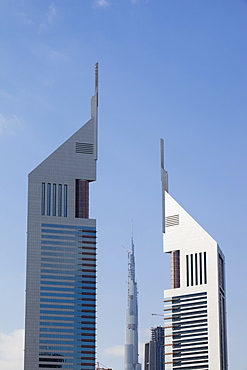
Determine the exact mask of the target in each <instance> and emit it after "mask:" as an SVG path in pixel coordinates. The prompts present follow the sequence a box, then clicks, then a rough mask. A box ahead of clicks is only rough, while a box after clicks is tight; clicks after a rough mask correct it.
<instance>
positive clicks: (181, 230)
mask: <svg viewBox="0 0 247 370" xmlns="http://www.w3.org/2000/svg"><path fill="white" fill-rule="evenodd" d="M161 178H162V190H163V237H164V252H166V253H170V256H171V289H167V290H165V294H164V296H165V297H164V298H165V301H164V302H165V309H164V311H165V370H175V369H176V370H177V369H198V370H227V368H228V365H227V338H226V304H225V271H224V270H225V258H224V255H223V253H222V251H221V249H220V247H219V245H218V244H217V242H216V241H215V240H214V239H213V238H212V237H211V236H210V235H209V234H208V233H207V232H206V231H205V230H204V229H203V228H202V227H201V226H200V225H199V224H198V223H197V222H196V221H195V220H194V219H193V218H192V217H191V216H190V215H189V214H188V213H187V212H186V211H185V210H184V209H183V208H182V207H181V206H180V205H179V204H178V203H177V202H176V201H175V200H174V199H173V198H172V197H171V196H170V194H169V193H168V186H167V172H166V171H165V169H164V144H163V140H162V141H161Z"/></svg>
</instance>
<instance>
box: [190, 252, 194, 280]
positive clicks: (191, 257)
mask: <svg viewBox="0 0 247 370" xmlns="http://www.w3.org/2000/svg"><path fill="white" fill-rule="evenodd" d="M190 263H191V265H190V273H191V285H192V286H193V285H194V277H193V272H194V271H193V270H194V268H193V254H191V255H190Z"/></svg>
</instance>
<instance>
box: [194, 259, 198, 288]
mask: <svg viewBox="0 0 247 370" xmlns="http://www.w3.org/2000/svg"><path fill="white" fill-rule="evenodd" d="M195 278H196V285H198V266H197V253H196V254H195Z"/></svg>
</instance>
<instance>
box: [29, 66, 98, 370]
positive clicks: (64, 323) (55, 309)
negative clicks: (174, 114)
mask: <svg viewBox="0 0 247 370" xmlns="http://www.w3.org/2000/svg"><path fill="white" fill-rule="evenodd" d="M97 112H98V65H97V64H96V66H95V94H94V96H93V97H92V100H91V118H90V120H89V121H88V122H87V123H85V125H83V126H82V127H81V128H80V129H79V130H78V131H77V132H76V133H74V134H73V135H72V136H71V137H70V138H69V139H68V140H66V141H65V142H64V143H63V144H62V145H61V146H60V147H59V148H58V149H57V150H55V151H54V152H53V153H52V154H51V155H50V156H49V157H47V158H46V159H45V160H44V161H43V162H42V163H41V164H39V165H38V166H37V167H36V168H35V169H34V170H33V171H32V172H31V173H30V174H29V176H28V228H27V277H26V322H25V364H24V369H25V370H39V369H40V368H46V369H54V368H61V369H66V370H94V369H95V348H96V220H94V219H90V218H89V184H90V182H91V181H95V180H96V161H97Z"/></svg>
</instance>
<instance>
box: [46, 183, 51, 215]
mask: <svg viewBox="0 0 247 370" xmlns="http://www.w3.org/2000/svg"><path fill="white" fill-rule="evenodd" d="M50 215H51V184H50V183H48V184H47V216H50Z"/></svg>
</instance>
